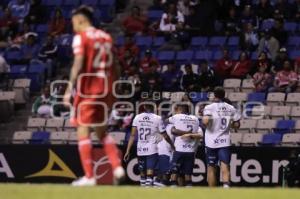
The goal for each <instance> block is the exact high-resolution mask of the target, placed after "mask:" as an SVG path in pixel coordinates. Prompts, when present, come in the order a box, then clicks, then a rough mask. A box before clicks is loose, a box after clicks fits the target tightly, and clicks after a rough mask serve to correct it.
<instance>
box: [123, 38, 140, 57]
mask: <svg viewBox="0 0 300 199" xmlns="http://www.w3.org/2000/svg"><path fill="white" fill-rule="evenodd" d="M127 50H130V52H131V54H132V56H135V57H137V56H138V54H139V52H140V49H139V47H138V46H137V45H136V44H135V43H134V39H133V37H132V36H130V35H126V37H125V43H124V46H122V47H120V48H119V57H120V58H122V57H123V56H124V55H125V52H126V51H127Z"/></svg>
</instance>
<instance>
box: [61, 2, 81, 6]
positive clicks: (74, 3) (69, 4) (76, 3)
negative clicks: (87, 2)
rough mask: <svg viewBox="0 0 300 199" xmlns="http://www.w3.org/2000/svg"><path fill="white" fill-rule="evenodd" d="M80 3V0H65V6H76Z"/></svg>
mask: <svg viewBox="0 0 300 199" xmlns="http://www.w3.org/2000/svg"><path fill="white" fill-rule="evenodd" d="M79 3H80V0H64V4H63V5H64V6H71V7H75V6H78V5H79Z"/></svg>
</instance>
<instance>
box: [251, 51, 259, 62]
mask: <svg viewBox="0 0 300 199" xmlns="http://www.w3.org/2000/svg"><path fill="white" fill-rule="evenodd" d="M251 59H252V60H257V59H258V53H257V52H256V51H254V52H252V54H251Z"/></svg>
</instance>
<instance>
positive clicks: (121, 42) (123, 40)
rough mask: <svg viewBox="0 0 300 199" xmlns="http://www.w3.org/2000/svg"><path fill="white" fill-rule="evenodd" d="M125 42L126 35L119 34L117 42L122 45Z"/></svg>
mask: <svg viewBox="0 0 300 199" xmlns="http://www.w3.org/2000/svg"><path fill="white" fill-rule="evenodd" d="M124 43H125V37H124V36H118V37H117V39H116V42H115V44H116V45H117V46H122V45H124Z"/></svg>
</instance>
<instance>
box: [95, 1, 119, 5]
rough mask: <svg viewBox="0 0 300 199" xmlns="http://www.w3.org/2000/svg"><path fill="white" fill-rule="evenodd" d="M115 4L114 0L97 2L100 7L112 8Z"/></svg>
mask: <svg viewBox="0 0 300 199" xmlns="http://www.w3.org/2000/svg"><path fill="white" fill-rule="evenodd" d="M115 4H116V1H115V0H99V5H100V6H113V5H115Z"/></svg>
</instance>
